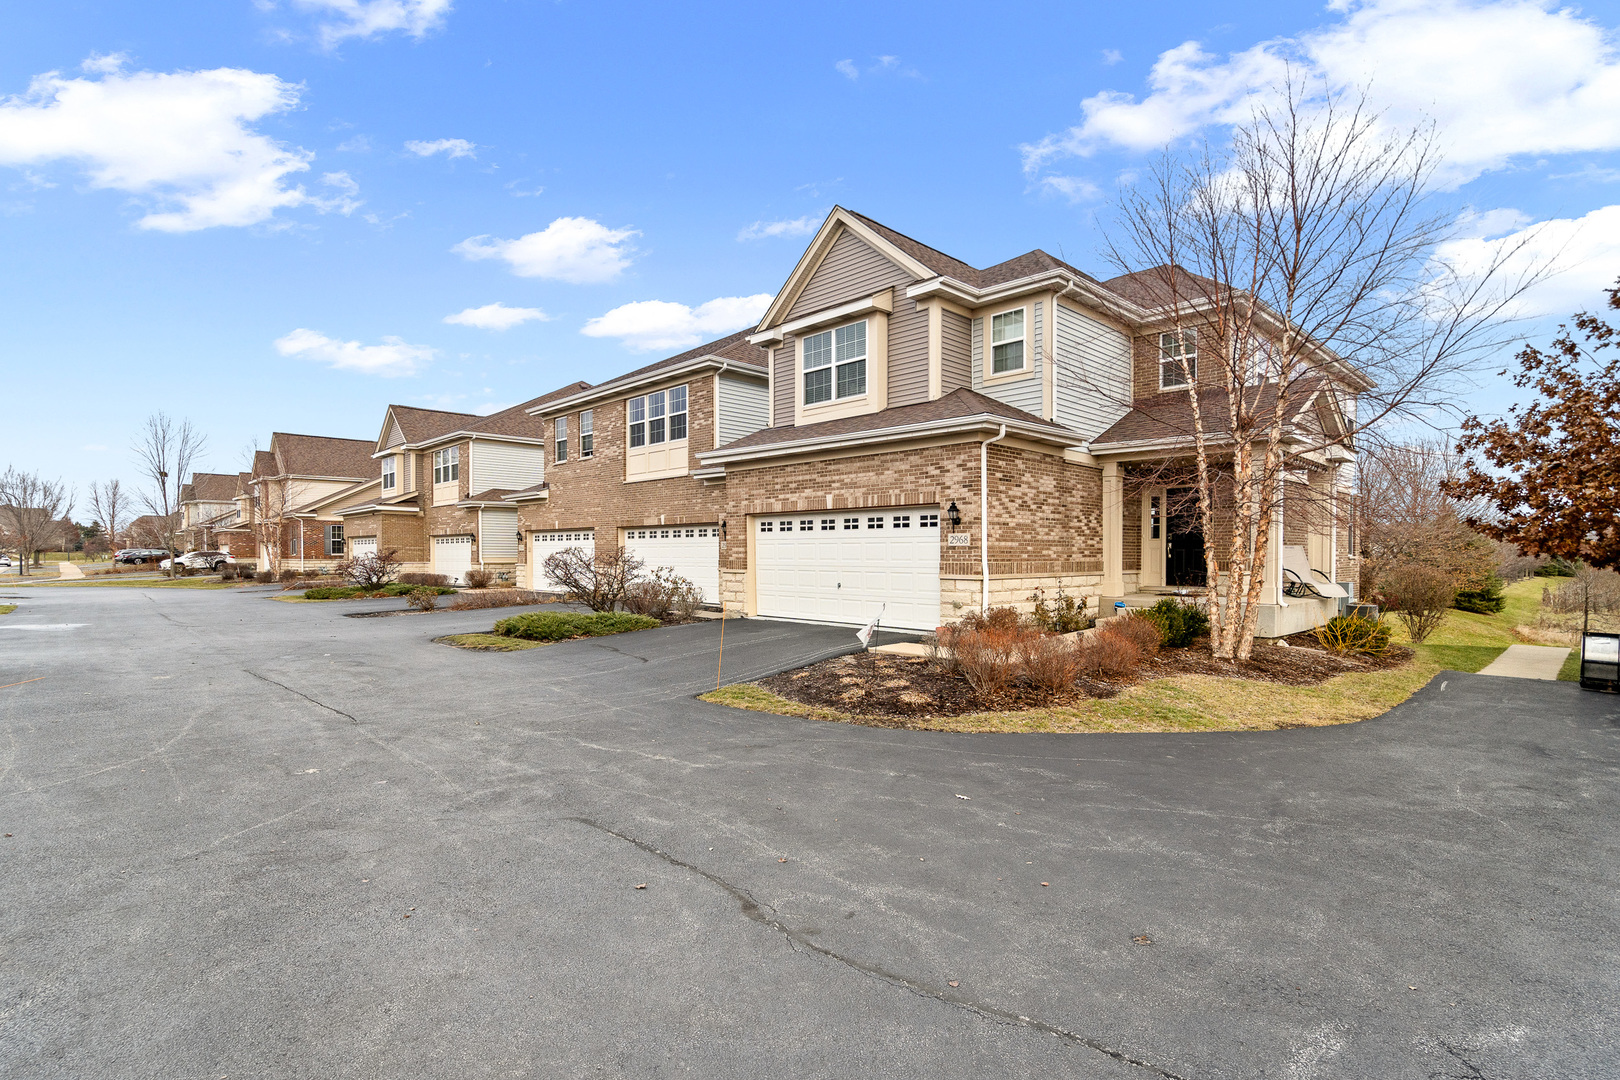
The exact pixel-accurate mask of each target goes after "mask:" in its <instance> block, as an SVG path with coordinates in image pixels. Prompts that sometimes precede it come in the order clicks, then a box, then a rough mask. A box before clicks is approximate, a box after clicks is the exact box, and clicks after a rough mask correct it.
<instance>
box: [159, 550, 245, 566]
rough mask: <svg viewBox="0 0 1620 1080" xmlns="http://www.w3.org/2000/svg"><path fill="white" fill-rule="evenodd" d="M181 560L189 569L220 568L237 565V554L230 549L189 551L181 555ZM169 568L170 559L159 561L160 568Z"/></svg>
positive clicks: (182, 564) (181, 563)
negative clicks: (233, 553) (229, 550)
mask: <svg viewBox="0 0 1620 1080" xmlns="http://www.w3.org/2000/svg"><path fill="white" fill-rule="evenodd" d="M179 562H180V565H181V566H183V567H185V568H186V569H187V570H219V569H221V568H223V567H225V566H235V565H236V556H234V555H232V554H231V553H230V552H228V551H188V552H186V553H185V554H184V555H182V556H180V558H179ZM168 568H169V560H168V559H164V560H163V561H162V562H160V563H158V569H159V570H167V569H168Z"/></svg>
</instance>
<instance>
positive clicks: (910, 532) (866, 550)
mask: <svg viewBox="0 0 1620 1080" xmlns="http://www.w3.org/2000/svg"><path fill="white" fill-rule="evenodd" d="M751 527H752V528H753V530H754V566H755V571H754V595H755V600H756V603H757V607H758V610H759V614H760V615H763V616H766V617H768V618H779V619H805V620H809V621H813V622H835V623H855V624H864V623H867V622H870V621H871V620H872V618H873V617H875V616H876V615H877V614H878V611H879V609H880V608H881V609H883V616H882V622H883V625H884V626H890V627H894V628H896V629H906V630H932V629H933V628H934V627H936V626H938V625H939V507H937V506H912V507H901V508H899V509H890V510H840V511H835V512H829V513H822V514H795V515H793V516H792V517H787V516H781V517H778V516H771V517H760V518H755V519H754V520H753V522H752V523H751Z"/></svg>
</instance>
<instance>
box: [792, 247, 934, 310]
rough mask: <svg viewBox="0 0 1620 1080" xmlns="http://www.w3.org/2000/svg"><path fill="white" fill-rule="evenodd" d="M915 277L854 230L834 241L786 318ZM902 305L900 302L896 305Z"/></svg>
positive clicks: (831, 305)
mask: <svg viewBox="0 0 1620 1080" xmlns="http://www.w3.org/2000/svg"><path fill="white" fill-rule="evenodd" d="M911 282H912V277H911V275H910V274H908V273H906V272H905V271H904V270H902V269H901V268H900V267H898V266H896V265H895V264H894V263H892V262H890V261H889V260H888V259H886V258H885V257H884V256H882V255H880V254H879V253H878V252H877V250H876V249H874V248H872V247H870V246H869V245H868V244H867V243H866V242H865V241H864V240H861V239H860V238H859V237H857V236H856V235H855V234H854V233H852V232H848V231H846V232H844V233H842V234H841V235H840V236H839V237H838V239H837V240H834V241H833V245H832V248H831V250H829V251H828V252H827V256H826V258H824V259H822V260H821V263H820V264H819V265H818V266H817V267H816V272H815V273H814V274H812V275H810V280H809V281H807V282H805V285H804V289H803V291H801V292H800V293H799V296H798V298H797V299H796V300H794V301H793V307H792V308H790V309H789V310H788V313H787V318H789V319H796V318H798V317H799V316H800V315H809V314H811V313H812V312H816V311H821V310H822V309H824V308H830V307H835V306H837V305H839V304H842V303H846V302H848V301H850V300H854V299H857V298H859V297H862V296H871V295H872V294H873V293H876V292H881V291H882V290H884V289H887V288H889V287H890V286H900V287H902V288H903V287H904V286H906V285H910V284H911ZM898 306H899V305H898V304H897V305H896V307H898Z"/></svg>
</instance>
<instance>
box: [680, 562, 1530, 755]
mask: <svg viewBox="0 0 1620 1080" xmlns="http://www.w3.org/2000/svg"><path fill="white" fill-rule="evenodd" d="M1541 586H1542V582H1541V580H1540V579H1532V580H1531V581H1528V582H1517V583H1515V584H1513V585H1510V586H1508V590H1507V592H1508V598H1509V603H1508V606H1507V608H1506V609H1505V610H1504V611H1503V612H1502V613H1501V614H1500V615H1474V614H1470V613H1468V612H1463V611H1453V612H1450V613H1448V614H1447V616H1446V621H1445V622H1444V624H1442V625H1441V627H1440V629H1439V630H1437V631H1435V633H1434V634H1433V635H1432V636H1431V637H1430V638H1429V640H1428V641H1426V642H1424V643H1423V644H1422V645H1416V646H1412V648H1413V657H1412V660H1411V661H1410V662H1409V663H1407V664H1405V665H1403V666H1402V667H1398V668H1390V669H1386V670H1384V671H1371V672H1356V673H1353V674H1349V675H1339V676H1337V677H1335V678H1332V679H1328V680H1327V681H1326V682H1323V683H1320V684H1318V685H1316V686H1285V685H1282V684H1279V683H1275V682H1266V681H1260V680H1254V679H1237V678H1217V677H1213V676H1205V675H1177V676H1172V677H1170V678H1164V679H1153V680H1148V681H1146V682H1141V683H1137V684H1136V685H1134V686H1131V687H1129V688H1127V689H1126V690H1124V691H1123V692H1122V693H1120V694H1119V696H1117V697H1114V698H1108V699H1090V700H1085V701H1081V702H1078V703H1075V704H1072V705H1066V706H1062V707H1055V708H1044V709H1026V710H1021V711H1018V712H983V713H971V714H968V715H965V716H954V717H932V718H921V717H919V718H917V719H915V720H911V721H907V722H905V724H904V726H906V727H913V728H920V729H925V730H930V731H998V732H1126V731H1266V730H1273V729H1276V728H1285V727H1320V726H1324V725H1328V724H1348V723H1353V722H1355V721H1357V720H1366V719H1369V718H1371V717H1374V716H1378V715H1380V714H1381V713H1385V712H1388V711H1389V710H1390V709H1392V708H1394V707H1395V706H1396V705H1399V704H1400V703H1401V702H1403V701H1405V700H1406V699H1407V698H1409V697H1411V696H1412V694H1413V693H1415V692H1416V691H1417V690H1419V689H1420V688H1421V687H1423V686H1424V685H1425V684H1427V683H1428V681H1429V680H1430V679H1432V678H1434V676H1435V675H1436V674H1438V673H1439V672H1441V671H1446V670H1451V671H1468V672H1473V671H1478V670H1479V669H1480V668H1483V667H1484V666H1485V665H1486V664H1489V663H1490V662H1491V661H1492V660H1494V659H1496V657H1497V656H1498V655H1500V654H1501V652H1502V651H1503V650H1504V649H1506V648H1507V647H1508V646H1509V645H1511V644H1513V643H1514V642H1516V641H1520V640H1523V637H1522V636H1520V635H1518V634H1516V633H1515V627H1517V626H1520V625H1523V624H1524V623H1526V622H1527V621H1529V622H1533V621H1534V619H1535V614H1536V613H1537V612H1538V611H1539V609H1540V606H1541V600H1540V597H1541ZM1391 619H1392V621H1393V622H1394V623H1395V635H1394V636H1395V641H1396V642H1397V643H1398V644H1402V645H1410V641H1409V639H1408V638H1407V636H1406V631H1405V628H1404V627H1402V626H1401V625H1400V623H1399V621H1398V620H1394V619H1393V617H1391ZM703 700H704V701H712V702H715V703H717V704H721V705H730V706H732V707H734V708H739V709H754V710H758V711H761V712H774V713H782V714H784V715H787V716H805V717H810V718H812V719H817V720H837V721H844V722H848V723H862V722H865V721H863V718H861V717H859V716H855V715H852V714H847V713H840V712H837V711H836V710H833V709H827V708H818V707H813V706H808V705H802V704H799V703H798V702H794V701H789V700H787V699H786V698H783V697H780V696H778V695H776V694H773V693H771V692H770V691H769V690H766V689H765V688H764V687H761V686H758V685H755V684H753V683H740V684H737V685H733V686H726V687H722V688H720V689H719V690H715V691H713V692H711V693H708V694H704V695H703ZM883 723H884V724H885V725H886V726H893V725H894V723H895V722H894V721H892V720H885V721H883Z"/></svg>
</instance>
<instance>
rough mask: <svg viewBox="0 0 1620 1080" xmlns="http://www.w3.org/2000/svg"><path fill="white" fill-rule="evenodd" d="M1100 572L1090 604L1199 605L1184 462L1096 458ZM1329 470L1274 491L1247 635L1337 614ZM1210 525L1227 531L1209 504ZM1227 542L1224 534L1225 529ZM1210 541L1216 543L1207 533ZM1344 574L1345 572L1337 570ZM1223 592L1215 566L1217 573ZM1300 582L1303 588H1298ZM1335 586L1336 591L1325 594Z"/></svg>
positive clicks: (1341, 605)
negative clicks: (1168, 600) (1253, 621)
mask: <svg viewBox="0 0 1620 1080" xmlns="http://www.w3.org/2000/svg"><path fill="white" fill-rule="evenodd" d="M1102 470H1103V480H1102V499H1103V507H1102V510H1103V513H1102V526H1103V538H1102V539H1103V544H1102V547H1103V573H1102V580H1101V582H1100V597H1099V601H1100V602H1099V604H1098V608H1099V610H1100V611H1107V610H1109V609H1111V608H1113V607H1114V605H1115V604H1116V603H1123V604H1124V605H1125V606H1126V607H1127V608H1145V607H1151V606H1152V605H1154V604H1156V603H1158V602H1159V601H1160V600H1162V599H1164V598H1165V597H1167V596H1170V597H1180V598H1182V599H1184V600H1186V601H1189V602H1198V601H1201V600H1202V599H1203V598H1204V597H1205V595H1206V594H1207V591H1208V585H1207V581H1206V577H1207V573H1206V568H1205V563H1204V551H1203V547H1204V537H1203V522H1202V514H1201V512H1200V506H1199V501H1198V493H1197V488H1196V486H1195V485H1194V484H1192V483H1191V477H1190V475H1189V470H1188V469H1187V468H1186V467H1185V463H1184V462H1183V463H1178V462H1176V461H1173V460H1164V459H1159V460H1152V459H1149V460H1135V461H1129V460H1105V461H1104V462H1103V466H1102ZM1336 507H1337V492H1336V489H1335V472H1334V470H1332V469H1329V468H1324V469H1319V470H1311V471H1302V472H1300V473H1298V474H1295V475H1290V476H1288V477H1287V478H1285V479H1284V480H1283V481H1280V482H1279V483H1278V485H1277V497H1276V499H1275V504H1274V506H1273V508H1272V518H1271V522H1270V529H1269V534H1268V542H1267V546H1266V564H1265V567H1264V569H1263V570H1262V583H1261V589H1260V597H1259V610H1258V612H1257V625H1256V636H1258V637H1262V638H1278V637H1286V636H1288V635H1290V634H1297V633H1301V632H1303V631H1306V630H1310V629H1313V628H1314V627H1317V626H1320V625H1322V624H1323V623H1325V622H1327V620H1329V619H1331V618H1332V617H1333V616H1335V615H1338V614H1341V613H1342V612H1343V611H1344V610H1345V606H1346V599H1345V598H1341V597H1339V596H1336V595H1328V596H1320V595H1315V593H1316V592H1325V593H1329V594H1333V593H1337V592H1339V591H1343V592H1345V593H1347V594H1349V595H1350V596H1352V597H1353V596H1354V594H1355V587H1354V582H1353V581H1346V582H1339V569H1340V567H1339V560H1338V554H1339V548H1340V542H1339V541H1340V536H1339V522H1338V514H1337V510H1336ZM1213 516H1214V519H1215V524H1216V527H1217V528H1221V527H1222V525H1223V524H1224V526H1225V527H1226V528H1227V529H1230V528H1231V525H1232V520H1233V515H1232V513H1231V510H1230V508H1229V507H1222V506H1220V504H1219V503H1217V508H1216V513H1215V514H1214V515H1213ZM1227 536H1228V537H1229V536H1230V532H1228V533H1227ZM1216 541H1217V544H1220V545H1223V546H1224V543H1225V542H1226V538H1224V537H1220V536H1217V538H1216ZM1346 569H1349V567H1348V566H1347V567H1346ZM1221 573H1222V578H1223V581H1222V583H1221V584H1220V585H1219V586H1218V587H1221V588H1224V577H1225V567H1224V566H1223V567H1222V570H1221ZM1301 582H1303V583H1304V584H1305V587H1301V584H1300V583H1301ZM1335 585H1337V586H1338V588H1337V589H1336V588H1334V586H1335Z"/></svg>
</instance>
